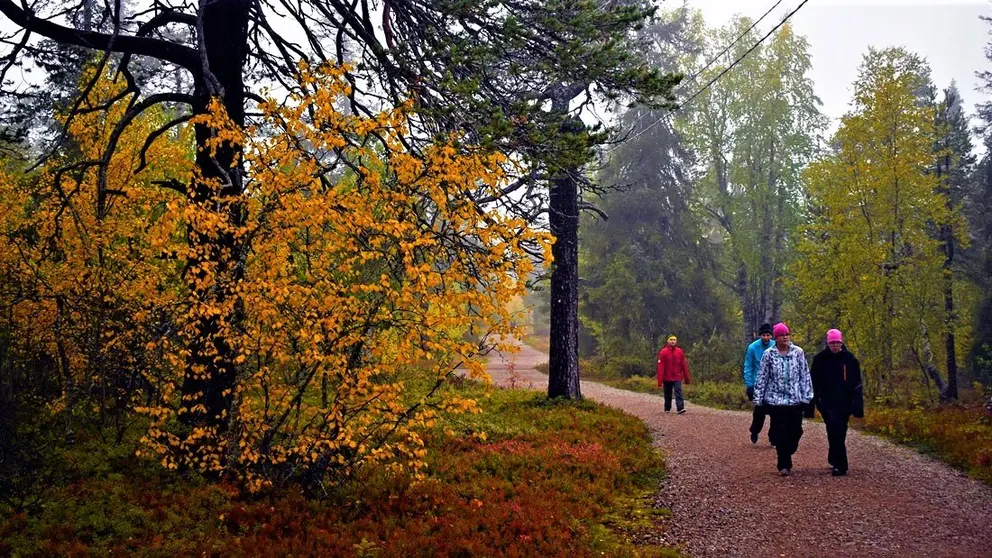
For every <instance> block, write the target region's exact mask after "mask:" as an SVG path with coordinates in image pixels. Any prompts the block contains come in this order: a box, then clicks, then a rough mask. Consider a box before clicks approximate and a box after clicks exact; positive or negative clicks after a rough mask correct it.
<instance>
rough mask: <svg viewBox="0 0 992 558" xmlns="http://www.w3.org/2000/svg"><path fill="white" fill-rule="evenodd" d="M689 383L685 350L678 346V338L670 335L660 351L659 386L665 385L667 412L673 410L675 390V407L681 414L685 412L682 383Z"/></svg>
mask: <svg viewBox="0 0 992 558" xmlns="http://www.w3.org/2000/svg"><path fill="white" fill-rule="evenodd" d="M683 382H685V383H686V385H688V384H689V382H690V378H689V365H688V364H687V363H686V361H685V351H683V350H682V347H679V346H678V338H677V337H675V336H674V335H669V336H668V341H667V343H666V344H665V346H664V347H662V348H661V350H660V351H658V386H659V387H661V386H664V387H665V412H666V413H670V412H671V411H672V392H673V391H674V392H675V408H676V410H678V413H679V414H680V415H681V414H683V413H685V401H683V400H682V383H683Z"/></svg>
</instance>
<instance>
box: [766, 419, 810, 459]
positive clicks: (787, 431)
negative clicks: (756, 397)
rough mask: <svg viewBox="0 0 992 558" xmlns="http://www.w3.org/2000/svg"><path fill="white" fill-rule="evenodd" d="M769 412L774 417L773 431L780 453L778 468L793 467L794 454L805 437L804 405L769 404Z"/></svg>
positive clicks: (776, 448) (776, 449)
mask: <svg viewBox="0 0 992 558" xmlns="http://www.w3.org/2000/svg"><path fill="white" fill-rule="evenodd" d="M767 412H768V414H769V416H770V417H771V419H772V424H771V431H773V432H775V451H776V452H777V453H778V466H777V468H778V470H780V471H781V470H782V469H791V468H792V455H793V454H794V453H796V450H797V449H799V439H800V438H802V437H803V406H802V405H791V406H778V405H769V406H768V407H767Z"/></svg>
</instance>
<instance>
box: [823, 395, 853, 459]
mask: <svg viewBox="0 0 992 558" xmlns="http://www.w3.org/2000/svg"><path fill="white" fill-rule="evenodd" d="M820 414H821V415H823V424H825V425H826V427H827V443H829V444H830V449H829V450H828V452H827V463H830V465H831V466H832V467H835V468H837V469H840V470H841V471H843V472H845V473H846V472H847V421H848V420H849V419H850V418H851V413H848V412H846V411H844V410H841V409H831V408H829V407H828V408H826V409H822V408H821V409H820Z"/></svg>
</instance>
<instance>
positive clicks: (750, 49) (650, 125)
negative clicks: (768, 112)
mask: <svg viewBox="0 0 992 558" xmlns="http://www.w3.org/2000/svg"><path fill="white" fill-rule="evenodd" d="M807 2H809V0H803V1H802V2H800V3H799V5H798V6H796V7H795V9H793V10H792V11H791V12H789V13H788V14H786V15H785V17H784V18H782V21H780V22H778V25H776V26H775V27H772V28H771V30H769V31H768V32H767V33H765V35H764V36H763V37H761V38H760V39H758V42H756V43H754V44H753V45H751V48H749V49H747V50H746V51H745V52H744V54H742V55H741V56H740V57H739V58H737V59H736V60H734V61H733V62H731V63H730V65H729V66H727V67H726V68H724V69H723V71H721V72H720V73H719V74H717V75H716V76H715V77H714V78H713V79H711V80H709V81H708V82H707V83H706V85H704V86H702V87H700V88H699V89H698V90H697V91H696V92H695V93H693V94H692V95H690V96H689V98H688V99H686V100H685V102H684V103H682V104H681V105H679V106H678V107H677V108H676V109H674V110H672V111H670V112H667V113H665V114H664V115H662V116H661V117H660V118H658V119H657V120H655V121H654V122H652V123H651V124H649V125H647V126H645V127H644V128H643V129H641V130H640V131H639V132H637V133H636V134H634V135H633V136H630V137H629V138H627V139H626V141H630V140H633V139H637V138H638V137H640V136H641V135H642V134H644V133H646V132H647V131H648V130H650V129H651V128H654V127H655V126H657V125H658V124H660V123H661V121H662V120H664V119H666V118H671V116H672V115H673V114H675V113H676V112H678V111H680V110H682V109H683V108H685V107H686V106H687V105H688V104H689V103H691V102H692V101H693V100H694V99H695V98H696V97H698V96H700V95H702V94H703V92H705V91H706V90H707V89H709V88H710V86H712V85H713V84H714V83H716V82H717V81H718V80H719V79H720V78H722V77H723V76H724V75H726V74H727V72H729V71H730V70H733V69H734V67H735V66H737V64H740V63H741V61H742V60H744V59H745V58H747V55H749V54H751V53H752V52H753V51H754V50H755V49H756V48H758V47H759V46H761V43H763V42H765V39H767V38H768V37H771V36H772V33H774V32H775V31H777V30H778V28H779V27H782V26H783V25H785V23H786V22H787V21H789V18H791V17H792V16H793V15H794V14H795V13H796V12H798V11H799V9H800V8H802V7H803V6H805V5H806V3H807ZM772 9H774V6H772ZM642 118H643V117H642ZM619 148H620V146H619V145H618V146H616V147H614V148H613V149H610V150H609V151H607V153H610V152H613V151H615V150H616V149H619Z"/></svg>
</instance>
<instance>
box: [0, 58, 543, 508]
mask: <svg viewBox="0 0 992 558" xmlns="http://www.w3.org/2000/svg"><path fill="white" fill-rule="evenodd" d="M300 71H301V74H302V76H303V80H302V81H301V83H302V84H304V87H305V88H306V90H307V92H306V93H305V94H298V95H296V96H294V97H293V98H291V99H290V101H289V102H288V103H284V104H277V103H276V102H274V101H268V102H265V103H262V104H260V107H259V108H260V109H261V110H262V112H263V113H264V117H263V119H262V121H261V123H260V124H259V125H258V127H253V128H249V129H246V130H241V129H239V128H237V127H236V126H234V125H232V124H231V122H230V121H229V120H228V119H227V118H226V116H225V114H224V113H223V110H222V109H221V107H220V105H219V104H217V103H215V104H214V105H213V106H212V107H211V109H212V112H211V114H210V115H209V116H201V117H197V118H196V119H195V120H194V122H196V123H199V124H201V125H208V126H210V127H211V128H212V129H213V130H215V132H216V133H215V134H214V137H213V138H212V139H211V140H210V143H209V148H210V149H220V148H222V147H223V146H224V145H225V144H227V143H236V144H238V145H240V146H242V148H243V160H242V166H243V168H244V169H245V171H246V182H245V188H244V193H243V194H241V195H239V196H228V197H227V198H223V197H220V196H219V195H218V197H216V198H215V199H214V200H213V202H212V203H215V204H235V205H237V206H239V207H243V208H244V209H245V211H246V215H247V216H246V218H244V219H243V222H237V221H232V220H231V219H224V218H222V217H219V216H218V215H221V214H220V213H218V212H217V211H216V210H215V208H211V207H207V206H205V205H204V204H202V203H200V202H196V203H194V202H192V201H191V200H190V199H188V198H186V197H184V196H181V195H179V194H178V193H176V192H174V191H171V190H167V189H164V188H161V187H159V186H157V185H155V184H153V183H157V182H158V181H161V180H171V179H176V180H179V181H181V182H186V183H188V182H189V180H190V178H191V176H193V174H194V169H193V165H192V153H191V149H189V146H190V139H189V135H188V134H189V133H190V131H191V126H186V127H182V128H177V130H176V132H175V133H174V134H172V135H171V136H170V135H169V134H166V135H163V136H162V137H161V138H159V139H158V140H157V141H156V142H154V143H153V144H152V145H151V148H150V153H149V156H148V160H149V162H150V164H149V166H148V168H146V169H144V170H142V171H141V172H138V158H139V152H140V150H141V148H142V146H143V144H144V140H145V138H146V137H147V136H148V133H150V132H151V131H152V130H154V129H156V128H157V127H159V126H161V125H162V124H163V123H164V122H165V121H166V119H167V115H165V114H163V113H155V112H152V113H146V115H144V116H143V117H142V118H140V119H139V120H138V121H136V123H135V124H134V125H132V126H131V127H129V128H127V129H126V132H125V134H124V136H122V139H121V141H120V145H119V146H118V150H117V152H116V153H115V155H114V156H113V157H112V158H111V166H110V167H109V169H110V170H109V171H108V172H107V176H106V183H107V185H108V186H107V188H109V189H110V190H113V191H119V192H122V193H120V194H115V195H113V196H111V199H112V200H113V201H112V205H111V206H110V208H109V210H108V211H107V212H106V214H105V215H104V216H103V217H102V218H98V216H97V215H96V213H95V212H94V209H93V208H94V207H95V206H94V204H95V197H96V196H97V195H98V190H99V189H100V188H101V186H100V176H99V173H98V171H97V169H96V168H95V167H94V168H90V169H86V170H85V171H84V172H80V173H77V174H76V175H74V176H75V178H74V179H73V180H69V179H68V178H67V176H63V177H62V178H61V181H60V182H54V178H53V171H46V172H45V173H42V175H40V176H39V175H32V176H31V177H30V178H25V179H24V180H16V179H14V178H13V177H5V178H4V179H3V180H0V188H2V189H3V191H2V192H0V194H2V195H3V201H2V202H0V204H2V205H0V219H2V220H3V221H2V226H3V227H4V228H3V233H4V234H3V237H2V239H0V242H3V243H5V244H4V245H3V246H2V247H0V248H2V250H0V254H2V255H0V265H2V266H3V267H2V268H0V273H3V275H4V279H5V280H10V279H15V280H17V281H20V282H21V283H23V284H24V285H26V288H28V289H31V291H32V293H33V294H34V296H32V297H24V298H23V300H18V301H11V302H12V306H13V307H14V308H16V309H17V312H18V315H19V318H18V320H17V324H18V328H19V331H20V332H23V333H24V334H25V335H28V332H29V330H30V331H31V332H33V333H32V334H33V335H35V336H36V337H39V338H42V339H45V342H44V344H43V345H42V350H44V351H46V352H49V353H50V354H52V355H57V354H59V353H60V352H63V353H66V354H67V355H68V356H67V361H68V362H67V365H66V366H67V371H68V374H69V375H70V376H72V377H74V378H76V379H77V380H76V381H77V382H79V381H81V379H82V378H86V377H92V376H94V375H96V376H100V375H101V374H106V373H107V372H106V371H107V370H108V367H107V366H106V365H107V359H108V358H111V359H114V366H111V367H110V368H112V369H114V372H113V374H111V376H113V377H104V378H102V379H101V380H100V381H101V382H103V383H105V384H107V383H113V382H114V378H116V377H118V376H120V375H127V374H131V375H132V376H133V377H134V378H136V379H137V382H136V384H135V385H140V386H142V387H141V388H140V389H134V390H131V391H129V392H127V393H124V394H123V396H124V397H125V398H126V402H127V405H128V406H129V408H134V407H135V406H138V410H139V411H140V412H141V413H142V414H143V415H144V416H145V417H146V418H147V420H148V424H149V427H148V432H147V434H146V435H145V436H144V438H143V445H144V447H143V448H142V449H141V452H142V454H147V455H151V456H153V457H155V458H156V459H158V460H161V462H162V463H163V465H164V466H165V467H167V468H170V469H178V468H186V469H193V470H198V471H202V472H210V471H213V472H216V473H219V474H225V475H230V476H233V477H236V478H238V479H240V480H241V481H242V482H243V483H244V485H245V486H246V487H247V488H249V489H250V490H259V489H262V488H264V487H266V486H269V485H270V484H271V483H273V482H284V481H290V480H294V481H300V482H304V483H308V484H314V483H320V482H326V481H328V480H331V481H333V480H334V479H340V478H343V477H346V476H347V475H349V474H351V473H353V472H355V471H356V470H358V469H359V468H360V467H363V466H367V465H370V464H382V465H386V466H389V467H395V468H404V469H412V470H414V471H415V472H416V471H417V470H419V468H420V467H422V466H423V463H424V456H425V452H424V450H423V440H422V438H421V436H420V434H419V433H420V432H422V430H423V429H424V428H426V427H427V426H428V425H431V426H433V425H434V424H435V423H436V422H437V421H438V420H443V419H444V417H445V416H447V415H449V414H451V413H461V412H475V411H477V410H478V406H477V405H476V404H475V402H474V401H471V400H466V399H461V398H458V397H457V396H455V395H454V394H453V393H452V392H451V391H450V390H449V389H447V387H446V386H445V380H446V379H447V378H449V377H450V376H451V374H452V373H453V371H452V367H453V366H454V365H456V364H458V363H462V362H464V363H465V364H466V368H467V369H468V370H469V371H470V373H471V374H473V375H481V374H482V369H481V366H480V365H479V364H478V363H477V362H475V361H473V360H472V357H473V356H475V354H476V352H477V351H478V342H477V341H473V339H478V336H480V335H488V334H494V335H507V334H513V333H514V332H515V326H514V325H513V320H512V319H511V316H510V315H509V313H508V311H507V310H506V308H507V307H508V303H509V302H510V301H511V300H512V299H513V298H514V297H516V296H519V295H521V294H522V293H523V292H524V289H525V278H526V277H527V276H528V275H529V274H530V272H531V271H532V262H531V258H530V257H529V256H528V255H527V253H526V252H525V250H524V248H525V247H527V246H531V247H534V246H537V247H539V248H540V249H543V250H544V251H545V253H546V256H547V257H550V253H549V251H550V241H551V239H550V238H549V237H548V236H547V235H546V234H544V233H541V232H538V231H535V230H532V229H530V228H529V226H528V225H527V223H525V222H523V221H521V220H519V219H515V218H511V217H509V216H506V215H503V214H500V213H499V212H496V211H489V210H487V209H486V208H483V207H479V206H477V205H476V204H475V203H473V201H472V197H473V195H476V193H477V192H479V191H480V190H481V189H486V190H488V191H489V192H491V191H493V189H494V188H496V187H498V185H499V184H501V183H502V182H503V181H504V176H505V175H504V170H503V169H504V166H505V165H507V164H508V162H507V161H506V160H505V159H504V158H503V157H502V156H501V155H499V154H496V153H490V152H485V151H483V150H479V149H475V148H473V147H471V146H468V145H465V144H463V143H460V142H459V141H458V140H459V139H460V138H450V139H449V140H445V141H442V142H439V143H436V144H434V145H428V146H425V147H423V148H422V149H420V150H418V151H411V150H410V149H409V148H408V147H407V146H406V145H405V143H404V136H405V135H406V129H405V126H406V122H407V121H408V120H409V119H410V118H411V113H410V110H411V109H410V106H409V105H403V106H399V107H396V108H394V109H391V110H387V111H383V112H382V113H380V114H378V115H375V116H373V117H365V116H357V115H353V114H346V113H344V112H342V111H341V110H339V109H338V108H337V107H338V106H339V105H340V101H341V99H342V98H343V96H344V95H346V94H347V91H348V85H347V83H346V82H345V81H344V80H343V79H342V71H343V70H342V69H341V68H333V67H328V68H320V69H314V70H311V69H309V68H307V67H305V66H301V67H300ZM121 87H122V85H121V84H119V83H115V82H113V81H112V80H110V79H104V80H101V81H100V82H99V83H98V87H96V88H94V90H93V92H92V93H91V96H92V97H93V99H92V101H91V104H92V105H96V104H99V103H100V102H102V101H105V100H107V99H109V98H112V97H113V96H114V95H115V94H116V93H117V92H119V91H120V88H121ZM123 105H124V103H123V102H117V103H113V104H111V105H110V109H109V110H107V111H103V112H99V111H94V112H93V113H91V114H90V115H88V116H89V117H88V118H87V119H80V120H77V121H74V122H72V123H71V125H70V134H71V136H72V137H73V139H74V141H76V142H77V143H78V144H79V146H80V151H81V152H82V153H83V154H84V157H87V158H91V159H100V158H102V157H103V156H104V151H103V150H104V149H105V146H106V139H107V137H106V134H107V133H110V132H108V129H112V127H113V125H114V124H115V123H116V122H118V121H119V119H120V118H121V116H122V111H123V110H124V107H123ZM98 132H99V133H98ZM53 168H54V167H53ZM28 180H30V181H33V182H34V184H36V185H37V187H36V188H35V193H34V195H29V194H28V193H27V192H28V190H29V189H27V188H25V186H24V184H25V181H28ZM216 188H217V192H220V191H221V186H220V185H216ZM61 191H65V192H72V194H71V195H69V194H68V193H66V194H65V195H63V194H62V192H61ZM77 221H78V222H77ZM27 228H30V229H32V230H37V231H39V233H38V235H40V237H41V238H43V239H44V242H41V241H38V240H37V238H38V236H32V237H31V238H30V239H25V240H18V234H17V231H23V230H25V229H27ZM189 231H195V234H197V235H200V238H207V239H209V238H220V237H221V236H224V235H233V237H234V238H236V239H238V241H239V244H238V245H239V246H243V247H244V249H243V250H241V251H240V252H239V253H232V252H233V251H231V250H229V249H227V248H224V249H221V258H225V259H229V260H230V261H234V262H236V265H240V266H242V268H241V277H240V279H238V280H236V281H228V282H227V283H224V282H223V281H221V280H219V279H218V277H217V276H216V274H217V273H220V271H218V270H217V269H216V267H217V266H216V265H214V264H211V263H210V262H211V260H210V258H206V257H204V254H203V253H202V250H204V247H203V246H202V245H201V246H199V247H192V246H191V244H190V243H189V242H187V239H188V235H189V234H190V232H189ZM22 236H23V235H22ZM52 247H55V248H54V250H57V251H58V252H59V255H58V257H57V258H56V257H54V256H53V255H52V253H51V251H52V250H53V248H52ZM198 250H199V251H200V252H198ZM225 250H226V251H225ZM191 262H195V265H194V266H191V265H190V264H191ZM197 282H202V283H197ZM211 284H223V285H224V289H226V291H225V292H227V293H229V294H228V295H225V296H224V297H220V298H218V300H219V301H220V302H217V301H215V300H194V299H193V297H192V295H191V293H192V292H196V291H197V290H198V289H197V286H198V285H211ZM4 296H8V295H6V294H5V295H4ZM79 300H85V301H86V302H87V303H86V304H84V305H80V304H77V303H76V302H77V301H79ZM60 301H62V302H60ZM5 302H7V301H5ZM70 302H71V304H70ZM224 305H229V306H224ZM100 308H103V309H105V310H106V311H105V312H104V313H103V314H101V313H100V312H99V309H100ZM232 310H233V313H232ZM228 315H236V316H237V317H238V320H237V321H236V322H230V321H225V320H220V322H219V323H220V325H219V329H218V331H217V332H216V333H215V336H216V340H217V342H215V343H212V344H211V346H210V347H196V346H193V344H192V343H191V339H192V338H193V336H192V334H191V328H192V327H193V324H195V323H198V322H197V320H202V319H204V317H208V318H209V317H210V316H228ZM199 323H202V322H199ZM70 325H71V327H72V328H73V329H72V331H67V328H69V327H70ZM77 330H78V331H77ZM470 333H475V336H472V335H470ZM94 335H95V336H96V337H95V338H96V339H101V341H100V342H99V343H95V344H94V343H93V342H92V341H93V339H94V337H93V336H94ZM94 345H96V347H94ZM195 350H200V351H205V352H206V353H205V354H207V355H208V356H209V355H219V353H220V352H222V351H230V352H231V353H232V354H233V357H232V361H233V362H234V363H235V364H236V366H237V371H236V380H235V382H234V388H233V396H234V405H233V407H232V408H231V409H230V413H229V415H228V414H227V411H225V412H224V414H225V416H224V417H222V418H223V419H224V422H225V424H226V428H217V427H214V426H202V425H200V426H196V427H188V426H183V425H182V423H181V422H180V421H179V420H178V418H179V413H180V411H181V409H182V407H183V406H184V403H185V404H187V405H189V406H192V404H193V403H194V402H193V401H187V402H183V401H181V399H182V398H181V394H182V393H183V390H182V389H181V388H182V386H183V384H184V382H188V381H190V380H202V379H208V378H203V375H208V374H209V373H210V368H209V367H208V368H204V367H202V366H199V367H198V366H191V365H190V364H189V363H190V356H191V352H192V351H195ZM226 356H230V355H226ZM197 405H199V403H197ZM192 410H193V411H196V410H197V409H192ZM200 410H202V409H200Z"/></svg>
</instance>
